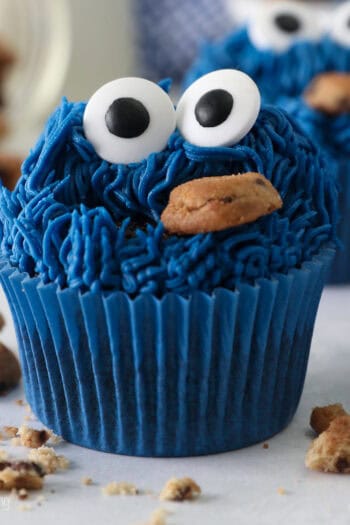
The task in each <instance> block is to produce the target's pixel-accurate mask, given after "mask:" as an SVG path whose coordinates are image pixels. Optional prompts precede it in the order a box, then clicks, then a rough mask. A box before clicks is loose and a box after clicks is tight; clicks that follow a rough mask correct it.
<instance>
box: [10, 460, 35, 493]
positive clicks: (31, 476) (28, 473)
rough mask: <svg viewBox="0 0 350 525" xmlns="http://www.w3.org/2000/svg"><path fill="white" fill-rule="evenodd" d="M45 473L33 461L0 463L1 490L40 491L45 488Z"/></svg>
mask: <svg viewBox="0 0 350 525" xmlns="http://www.w3.org/2000/svg"><path fill="white" fill-rule="evenodd" d="M44 475H45V472H44V471H43V469H42V468H41V466H40V465H39V464H38V463H35V462H33V461H32V462H31V461H2V462H0V490H12V489H27V490H38V489H41V488H42V486H43V478H44Z"/></svg>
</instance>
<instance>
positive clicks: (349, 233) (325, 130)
mask: <svg viewBox="0 0 350 525" xmlns="http://www.w3.org/2000/svg"><path fill="white" fill-rule="evenodd" d="M349 12H350V10H349ZM349 56H350V51H349ZM286 107H287V108H288V111H289V112H290V113H291V114H292V115H293V117H294V118H295V119H297V121H298V123H299V125H300V126H301V127H302V128H303V130H304V131H305V132H306V133H307V134H309V136H310V137H312V138H313V140H314V141H315V143H316V144H317V145H318V146H319V148H320V149H321V150H322V152H324V154H325V155H326V156H327V157H328V162H329V165H330V169H332V171H333V172H334V173H335V174H336V175H337V180H338V184H339V188H340V191H339V209H340V215H341V218H340V222H339V226H338V235H339V239H340V241H341V249H340V250H338V251H337V254H336V257H335V259H334V262H333V265H332V269H331V272H330V275H329V279H328V282H329V283H330V284H348V283H350V226H349V217H350V70H349V73H347V74H346V73H338V72H336V70H335V68H334V70H333V72H331V73H323V74H321V75H318V76H317V77H316V78H315V80H314V81H313V82H312V83H311V84H310V86H308V88H307V89H306V90H305V93H304V95H303V97H301V98H300V99H297V100H291V101H289V102H288V103H286Z"/></svg>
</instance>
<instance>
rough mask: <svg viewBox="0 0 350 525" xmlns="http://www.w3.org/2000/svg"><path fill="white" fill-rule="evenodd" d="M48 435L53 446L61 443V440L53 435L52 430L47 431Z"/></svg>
mask: <svg viewBox="0 0 350 525" xmlns="http://www.w3.org/2000/svg"><path fill="white" fill-rule="evenodd" d="M48 433H49V434H50V443H52V444H53V445H59V444H60V443H62V442H63V438H62V437H61V436H58V435H57V434H55V433H54V431H53V430H48Z"/></svg>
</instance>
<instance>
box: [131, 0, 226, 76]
mask: <svg viewBox="0 0 350 525" xmlns="http://www.w3.org/2000/svg"><path fill="white" fill-rule="evenodd" d="M134 2H135V9H136V24H137V39H138V49H139V60H140V63H141V66H142V68H143V71H142V73H143V74H145V75H147V77H148V78H151V79H154V80H158V79H159V78H163V77H169V76H170V77H172V78H173V79H175V80H179V79H181V77H182V75H183V73H184V71H185V70H186V69H187V68H188V67H189V66H190V64H191V63H192V61H193V59H194V58H195V56H196V53H197V50H198V46H199V45H200V42H202V41H203V40H212V39H213V38H215V37H217V36H221V35H224V34H225V33H227V31H229V30H230V28H232V26H233V22H232V19H231V17H230V16H229V15H228V13H227V10H226V2H225V0H134Z"/></svg>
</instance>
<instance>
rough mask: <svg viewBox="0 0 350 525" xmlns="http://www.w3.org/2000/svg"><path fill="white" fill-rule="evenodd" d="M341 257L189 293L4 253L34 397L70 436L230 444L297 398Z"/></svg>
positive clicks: (93, 443)
mask: <svg viewBox="0 0 350 525" xmlns="http://www.w3.org/2000/svg"><path fill="white" fill-rule="evenodd" d="M332 257H333V250H331V249H325V250H322V251H321V252H320V253H319V255H318V256H316V257H314V259H313V260H312V261H310V262H307V263H305V264H303V266H302V268H300V269H295V270H293V271H290V272H289V273H288V274H286V275H282V274H280V275H277V276H276V278H274V279H270V280H265V279H262V280H260V281H257V283H256V284H255V285H254V286H253V285H241V286H240V287H239V288H238V289H237V290H236V291H229V290H226V289H220V288H218V289H217V290H215V291H214V293H213V294H212V295H210V296H209V295H207V294H205V293H202V292H195V293H193V295H192V296H191V297H190V298H183V297H181V296H180V295H177V294H167V295H165V296H164V297H163V298H162V299H157V298H155V297H154V296H152V295H150V294H144V295H140V296H138V297H137V298H135V299H131V298H130V297H128V296H127V295H126V294H125V293H123V292H113V293H109V294H107V293H104V292H87V293H84V294H81V293H80V292H78V291H76V290H73V289H64V290H61V289H59V287H58V286H56V285H55V284H48V285H44V284H42V283H41V282H40V280H39V278H31V277H29V276H28V275H27V274H24V273H20V272H18V271H17V270H16V269H14V268H12V267H10V266H9V264H8V263H6V262H5V261H2V262H1V266H0V279H1V283H2V285H3V288H4V291H5V293H6V295H7V297H8V300H9V303H10V307H11V310H12V314H13V317H14V321H15V326H16V332H17V338H18V343H19V349H20V356H21V361H22V366H23V376H24V383H25V391H26V395H27V399H28V402H29V403H30V405H31V407H32V409H33V411H34V413H35V414H36V415H37V416H38V417H39V419H40V420H41V421H42V422H43V423H44V424H45V425H47V426H48V427H49V428H51V429H52V430H53V431H54V432H56V433H57V434H59V435H62V436H63V438H65V439H66V440H67V441H70V442H73V443H76V444H79V445H82V446H86V447H89V448H94V449H98V450H103V451H107V452H114V453H120V454H128V455H138V456H190V455H203V454H210V453H217V452H224V451H229V450H234V449H237V448H241V447H244V446H247V445H250V444H253V443H256V442H259V441H262V440H265V439H267V438H269V437H270V436H272V435H274V434H276V433H277V432H279V431H280V430H282V429H283V428H284V427H285V426H286V425H287V424H288V423H289V422H290V420H291V419H292V417H293V415H294V413H295V410H296V408H297V405H298V402H299V399H300V396H301V392H302V388H303V384H304V378H305V373H306V367H307V361H308V355H309V350H310V344H311V338H312V332H313V326H314V320H315V316H316V313H317V308H318V304H319V299H320V296H321V292H322V289H323V286H324V281H325V279H326V275H327V271H328V269H329V266H330V263H331V260H332Z"/></svg>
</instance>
